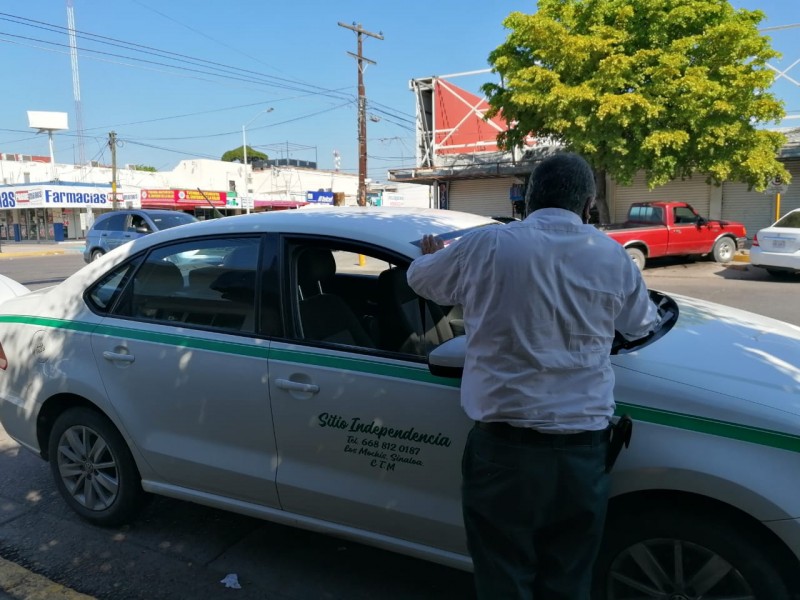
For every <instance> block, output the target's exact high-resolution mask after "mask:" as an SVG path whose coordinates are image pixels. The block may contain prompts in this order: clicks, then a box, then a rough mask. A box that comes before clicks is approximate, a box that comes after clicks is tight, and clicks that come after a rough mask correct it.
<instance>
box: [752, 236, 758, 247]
mask: <svg viewBox="0 0 800 600" xmlns="http://www.w3.org/2000/svg"><path fill="white" fill-rule="evenodd" d="M752 245H753V246H758V234H755V235H754V236H753V244H752Z"/></svg>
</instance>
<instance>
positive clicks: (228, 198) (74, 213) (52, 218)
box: [0, 154, 358, 241]
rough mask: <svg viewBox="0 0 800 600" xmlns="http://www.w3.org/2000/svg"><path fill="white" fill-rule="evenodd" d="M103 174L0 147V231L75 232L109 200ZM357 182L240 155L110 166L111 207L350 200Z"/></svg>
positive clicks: (272, 205) (202, 207)
mask: <svg viewBox="0 0 800 600" xmlns="http://www.w3.org/2000/svg"><path fill="white" fill-rule="evenodd" d="M245 177H248V179H249V185H247V186H246V185H245ZM54 179H55V181H54ZM111 179H112V171H111V168H110V167H109V166H105V165H103V166H101V165H99V164H97V163H93V164H92V165H89V166H85V167H79V166H75V165H66V164H56V165H55V168H53V166H52V165H51V164H50V160H49V158H48V157H41V156H24V155H12V154H0V239H4V240H17V241H22V240H31V239H33V240H37V239H60V234H63V236H64V238H67V239H69V238H72V239H75V238H81V237H83V236H84V235H85V233H86V230H87V229H88V228H89V227H90V226H91V223H92V222H93V221H94V217H95V216H96V215H97V214H99V213H101V212H105V211H108V210H112V209H113V208H114V197H113V194H112V193H111V192H112V188H111V183H110V182H111ZM245 189H247V192H245ZM357 189H358V177H357V176H356V175H352V174H347V173H341V172H336V171H320V170H316V169H308V168H302V167H293V166H272V167H266V168H263V169H261V168H255V169H254V168H253V167H252V166H251V165H248V167H247V169H245V167H244V165H243V164H241V163H231V162H223V161H218V160H207V159H192V160H184V161H181V162H180V163H179V164H178V165H177V166H176V167H175V169H173V170H172V171H159V172H148V171H140V170H135V169H133V168H131V167H130V166H124V167H122V168H118V169H117V198H116V200H117V207H121V206H126V207H140V206H142V207H148V206H150V207H162V208H174V209H176V210H185V211H187V212H194V213H196V214H198V216H200V217H201V218H202V217H203V216H204V215H206V214H208V213H210V212H212V211H213V210H214V209H216V210H219V211H221V212H223V213H224V214H237V213H240V212H245V211H246V210H253V211H264V210H274V209H282V208H293V207H297V206H300V205H302V204H305V203H306V202H307V201H309V198H311V195H310V194H309V192H318V191H320V190H325V191H328V192H338V193H340V194H343V195H344V198H345V204H355V203H356V197H357V194H356V192H357ZM198 190H202V192H198ZM315 199H316V197H315ZM211 204H213V205H214V209H212V207H211Z"/></svg>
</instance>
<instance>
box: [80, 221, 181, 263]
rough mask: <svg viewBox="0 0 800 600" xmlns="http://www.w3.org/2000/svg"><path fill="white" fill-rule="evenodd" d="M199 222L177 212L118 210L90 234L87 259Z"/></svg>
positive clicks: (85, 255) (93, 226)
mask: <svg viewBox="0 0 800 600" xmlns="http://www.w3.org/2000/svg"><path fill="white" fill-rule="evenodd" d="M195 221H197V219H196V218H195V217H194V216H192V215H190V214H188V213H185V212H180V211H177V210H150V209H141V210H138V209H137V210H115V211H112V212H108V213H105V214H102V215H100V216H99V217H97V219H95V222H94V224H93V225H92V226H91V228H90V229H89V231H88V232H87V234H86V246H85V248H84V249H83V260H84V261H86V262H87V263H88V262H92V261H93V260H97V259H98V258H100V257H101V256H103V254H105V253H106V252H108V251H109V250H113V249H114V248H116V247H117V246H120V245H122V244H126V243H127V242H130V241H131V240H135V239H136V238H140V237H142V236H143V235H147V234H149V233H153V232H154V231H160V230H162V229H169V228H170V227H177V226H178V225H185V224H187V223H194V222H195Z"/></svg>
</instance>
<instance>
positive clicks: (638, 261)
mask: <svg viewBox="0 0 800 600" xmlns="http://www.w3.org/2000/svg"><path fill="white" fill-rule="evenodd" d="M625 251H626V252H627V253H628V256H630V257H631V260H632V261H633V264H635V265H636V268H637V269H639V270H640V271H643V270H644V263H645V261H646V259H645V256H644V252H642V251H641V250H639V249H638V248H625Z"/></svg>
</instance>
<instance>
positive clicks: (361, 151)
mask: <svg viewBox="0 0 800 600" xmlns="http://www.w3.org/2000/svg"><path fill="white" fill-rule="evenodd" d="M339 27H344V28H345V29H350V30H351V31H355V32H356V34H357V36H358V53H357V54H353V53H352V52H348V54H349V55H350V56H352V57H353V58H355V59H356V61H357V64H358V205H359V206H366V205H367V181H366V179H367V97H366V94H365V92H364V70H365V69H366V66H365V64H364V63H369V64H371V65H375V64H377V63H376V62H375V61H374V60H370V59H368V58H365V57H364V55H363V54H362V53H361V49H362V45H363V39H364V36H365V35H368V36H370V37H374V38H376V39H378V40H382V39H383V33H372V32H371V31H367V30H365V29H363V28H362V27H361V24H360V23H359V24H358V25H356V24H355V23H353V24H352V25H347V24H345V23H342V22H341V21H340V22H339Z"/></svg>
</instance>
